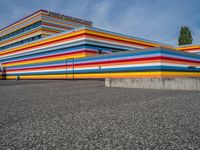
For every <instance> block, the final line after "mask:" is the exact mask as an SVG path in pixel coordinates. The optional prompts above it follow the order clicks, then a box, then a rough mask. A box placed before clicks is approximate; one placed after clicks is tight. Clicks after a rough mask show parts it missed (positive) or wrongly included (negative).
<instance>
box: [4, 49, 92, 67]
mask: <svg viewBox="0 0 200 150" xmlns="http://www.w3.org/2000/svg"><path fill="white" fill-rule="evenodd" d="M83 52H84V53H94V54H95V52H94V51H92V50H84V49H83V50H79V51H75V52H66V53H62V54H56V55H55V54H52V55H48V56H41V57H36V58H29V59H23V60H17V61H12V62H7V63H4V64H5V65H6V64H12V63H17V62H23V61H29V60H36V59H43V58H52V57H57V56H63V55H73V54H78V53H83Z"/></svg>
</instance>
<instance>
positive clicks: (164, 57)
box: [6, 49, 200, 79]
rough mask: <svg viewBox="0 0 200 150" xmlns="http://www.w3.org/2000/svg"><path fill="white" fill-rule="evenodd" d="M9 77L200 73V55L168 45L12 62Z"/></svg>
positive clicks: (111, 76) (98, 76)
mask: <svg viewBox="0 0 200 150" xmlns="http://www.w3.org/2000/svg"><path fill="white" fill-rule="evenodd" d="M6 74H7V79H16V78H17V77H18V76H19V77H20V79H80V78H89V79H91V78H160V77H169V78H170V77H200V56H196V55H192V54H188V53H184V52H177V51H173V50H167V49H149V50H143V51H141V50H138V51H129V52H118V53H112V54H105V55H97V56H92V57H84V58H70V59H66V60H59V61H51V62H43V63H35V64H26V65H17V66H10V67H7V69H6Z"/></svg>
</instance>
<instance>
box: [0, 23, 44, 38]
mask: <svg viewBox="0 0 200 150" xmlns="http://www.w3.org/2000/svg"><path fill="white" fill-rule="evenodd" d="M39 26H41V21H38V22H36V23H34V24H31V25H29V26H27V27H24V28H21V29H19V30H17V31H15V32H12V33H9V34H7V35H4V36H2V37H0V41H2V40H5V39H8V38H10V37H13V36H15V35H18V34H20V33H23V32H26V31H28V30H31V29H34V28H36V27H39Z"/></svg>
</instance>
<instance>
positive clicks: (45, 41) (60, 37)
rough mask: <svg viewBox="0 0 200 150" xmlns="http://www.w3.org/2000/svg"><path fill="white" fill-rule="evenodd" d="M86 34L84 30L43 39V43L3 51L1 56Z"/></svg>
mask: <svg viewBox="0 0 200 150" xmlns="http://www.w3.org/2000/svg"><path fill="white" fill-rule="evenodd" d="M84 32H85V30H84V29H83V30H79V31H75V32H71V33H68V34H65V35H59V36H57V37H52V38H48V39H43V40H41V41H35V42H34V43H31V44H28V45H23V46H20V47H17V48H13V49H9V50H6V51H1V52H0V54H4V53H7V52H14V51H17V50H20V49H23V48H29V47H31V46H36V45H39V44H45V43H47V42H53V41H55V40H60V39H62V38H68V37H71V36H76V35H79V34H82V33H84Z"/></svg>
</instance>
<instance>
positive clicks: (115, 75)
mask: <svg viewBox="0 0 200 150" xmlns="http://www.w3.org/2000/svg"><path fill="white" fill-rule="evenodd" d="M170 76H171V77H172V76H176V77H200V73H199V72H192V73H191V72H190V73H189V72H160V71H157V72H124V73H102V74H99V73H91V74H74V75H72V74H70V75H69V74H68V75H67V74H59V75H56V74H54V75H22V76H20V79H59V78H60V79H66V77H67V78H69V79H70V78H72V77H74V78H123V77H130V78H134V77H136V78H149V77H151V78H160V77H170ZM7 79H17V76H7Z"/></svg>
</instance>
